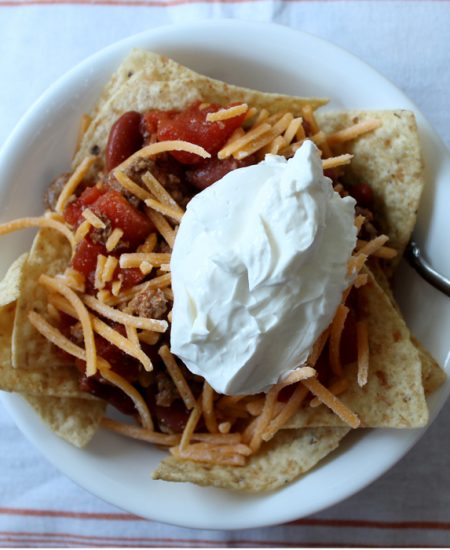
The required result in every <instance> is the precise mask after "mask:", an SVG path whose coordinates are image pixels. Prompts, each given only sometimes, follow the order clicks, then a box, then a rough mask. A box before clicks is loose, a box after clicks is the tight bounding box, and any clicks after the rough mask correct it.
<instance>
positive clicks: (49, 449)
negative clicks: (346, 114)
mask: <svg viewBox="0 0 450 550" xmlns="http://www.w3.org/2000/svg"><path fill="white" fill-rule="evenodd" d="M133 47H142V48H147V49H150V50H153V51H156V52H159V53H163V54H166V55H168V56H170V57H173V58H174V59H175V60H177V61H179V62H181V63H184V64H186V65H187V66H189V67H191V68H192V69H194V70H197V71H199V72H201V73H204V74H207V75H210V76H213V77H216V78H220V79H222V80H225V81H227V82H230V83H235V84H240V85H244V86H250V87H253V88H256V89H260V90H264V91H273V92H285V93H288V94H289V93H290V94H298V95H305V96H308V95H310V96H319V97H329V98H330V99H331V103H330V107H331V108H367V109H370V108H373V109H391V108H392V109H398V108H405V109H412V110H414V111H415V113H416V116H417V120H418V124H419V129H420V136H421V140H422V145H423V151H424V156H425V159H426V161H427V179H428V182H427V185H428V187H427V192H426V196H425V198H424V201H423V203H422V205H421V208H420V212H419V221H418V225H417V228H416V237H417V240H418V241H419V243H420V244H421V245H422V246H424V248H425V250H426V251H427V254H428V256H429V258H430V259H431V261H432V262H433V264H434V265H435V266H436V268H437V269H439V270H440V271H442V272H443V273H446V274H447V275H448V274H450V249H449V247H448V246H444V235H445V232H447V234H448V228H449V222H448V219H447V217H446V210H447V208H446V206H445V205H448V204H449V203H450V187H449V186H448V185H447V186H445V185H444V182H445V180H447V183H448V180H450V160H449V157H448V155H447V153H446V150H445V148H444V146H443V144H442V143H441V142H440V140H439V138H438V137H437V136H436V134H435V133H434V132H433V130H432V128H431V127H430V125H429V124H428V123H427V121H426V120H425V119H424V117H423V116H422V115H421V114H420V113H419V112H418V111H417V109H416V107H415V106H414V105H413V104H412V103H411V101H410V100H409V99H408V98H407V97H405V96H404V95H403V94H402V93H401V92H400V91H399V90H398V89H397V88H396V87H395V86H393V85H392V84H391V83H390V82H388V81H387V80H386V79H384V78H383V77H382V76H380V75H379V74H378V73H377V72H375V71H374V70H373V69H371V68H370V67H368V66H367V65H366V64H364V63H363V62H362V61H360V60H359V59H357V58H356V57H354V56H353V55H351V54H349V53H347V52H345V51H343V50H341V49H339V48H337V47H335V46H333V45H331V44H329V43H327V42H324V41H323V40H320V39H318V38H315V37H313V36H311V35H307V34H304V33H300V32H296V31H293V30H290V29H288V28H285V27H281V26H276V25H267V24H256V23H249V22H243V21H231V20H222V21H220V20H216V21H208V22H198V23H190V24H186V25H173V26H170V27H162V28H159V29H156V30H153V31H149V32H145V33H143V34H139V35H137V36H133V37H131V38H129V39H127V40H124V41H122V42H119V43H118V44H115V45H113V46H111V47H109V48H107V49H105V50H102V51H101V52H99V53H97V54H96V55H94V56H92V57H90V58H89V59H87V60H86V61H85V62H83V63H81V64H80V65H78V66H77V67H75V68H74V69H73V70H72V71H70V72H69V73H68V74H66V75H65V76H64V77H63V78H61V79H60V80H59V81H58V82H57V83H56V84H54V85H53V86H52V87H51V88H50V89H49V90H48V91H47V92H46V93H45V94H44V95H43V96H42V97H41V99H40V100H39V101H38V102H37V103H36V104H35V105H34V106H33V107H32V108H31V109H30V110H29V111H28V113H27V114H26V115H25V116H24V117H23V119H22V120H21V122H20V123H19V125H18V126H17V128H16V129H15V131H14V133H13V134H12V136H11V137H10V139H9V140H8V142H7V143H6V145H5V146H4V148H3V151H2V155H1V157H0V173H1V174H2V181H1V186H0V205H1V207H0V216H1V218H2V221H5V220H6V219H12V218H15V217H18V216H23V215H30V214H35V215H38V214H39V213H41V212H42V195H43V191H44V189H45V188H46V186H47V185H48V183H49V182H50V180H51V179H52V178H53V177H54V176H55V175H58V174H59V173H60V172H62V171H64V170H67V169H68V167H69V165H70V160H71V156H72V153H73V151H74V146H75V141H76V134H77V129H78V125H79V120H80V117H81V115H82V114H83V113H84V112H86V111H89V109H90V108H91V107H92V106H93V105H94V103H95V101H96V99H97V97H98V94H99V92H100V90H101V88H102V86H103V85H104V83H105V82H106V81H107V79H108V78H109V76H110V75H111V73H112V72H113V71H114V69H115V68H116V66H117V65H118V64H119V62H120V61H121V60H122V59H123V58H124V57H125V55H126V54H127V53H128V52H129V51H130V49H131V48H133ZM293 52H295V59H296V61H295V63H293V62H292V58H293ZM31 238H32V234H31V233H30V232H28V233H21V234H15V235H11V236H8V237H6V238H4V239H2V249H1V250H2V254H1V266H0V267H1V268H2V269H3V270H6V268H7V266H8V265H9V264H10V263H11V262H12V261H13V260H14V259H15V258H16V257H17V256H18V254H19V252H21V251H24V250H26V249H27V248H28V247H29V245H30V243H31ZM399 277H400V278H401V285H399V292H398V298H399V300H400V303H401V306H402V308H403V311H404V313H405V315H406V318H407V320H408V323H409V325H410V327H411V328H412V329H413V332H414V333H415V334H416V335H417V337H418V338H419V339H421V340H422V341H423V343H424V344H425V345H426V346H427V347H428V348H429V349H430V350H431V351H432V352H433V354H434V355H435V356H436V358H437V359H438V360H440V362H441V363H442V364H444V362H445V361H446V358H447V354H448V338H447V335H448V333H449V330H450V301H449V300H446V299H444V298H443V297H442V296H441V295H439V293H438V292H437V291H435V290H434V289H432V288H430V287H429V286H428V285H426V284H425V283H424V282H423V281H421V280H420V279H419V278H418V277H417V276H416V275H415V274H414V273H413V272H412V271H411V270H410V269H409V268H408V267H407V266H402V268H401V270H400V273H399ZM424 312H426V315H424ZM431 320H432V322H430V321H431ZM448 390H449V385H448V384H447V385H446V386H445V387H444V388H442V389H441V390H440V391H439V392H437V393H436V394H435V395H434V396H433V397H432V399H431V400H430V407H431V411H432V414H433V416H434V415H435V414H436V413H437V411H438V410H439V408H440V407H441V406H442V404H443V402H444V399H445V397H446V396H447V394H448ZM3 402H4V403H5V405H6V406H7V408H8V409H9V411H10V413H11V415H12V416H13V417H14V419H15V421H16V423H17V425H18V426H19V428H20V429H21V430H22V431H23V433H24V434H25V435H26V436H27V437H28V438H29V439H30V441H31V442H32V443H33V444H34V445H35V446H36V447H38V448H39V449H40V450H41V452H42V453H43V454H44V455H45V456H46V457H47V458H48V459H49V460H50V461H51V462H53V464H55V465H56V466H57V467H58V468H59V469H60V470H61V471H62V472H63V473H65V474H66V475H67V476H69V477H70V478H72V479H73V480H74V481H76V482H77V483H79V484H80V485H81V486H83V487H85V488H86V489H88V490H89V491H91V492H92V493H94V494H96V495H98V496H100V497H101V498H103V499H104V500H106V501H108V502H111V503H112V504H115V505H117V506H119V507H121V508H123V509H125V510H128V511H129V512H131V513H135V514H137V515H140V516H143V517H146V518H149V519H153V520H158V521H163V522H167V523H173V524H177V525H182V526H186V527H196V528H214V529H239V528H248V527H257V526H263V525H271V524H276V523H280V522H284V521H289V520H293V519H296V518H299V517H302V516H306V515H309V514H312V513H314V512H317V511H319V510H321V509H323V508H326V507H328V506H330V505H332V504H335V503H337V502H339V501H340V500H342V499H344V498H346V497H348V496H350V495H351V494H353V493H354V492H356V491H358V490H360V489H361V488H363V487H364V486H366V485H367V484H369V483H370V482H372V481H373V480H374V479H376V478H377V477H378V476H380V475H381V474H383V473H384V472H385V471H386V470H387V469H388V468H390V467H391V466H392V465H393V464H394V463H395V462H397V461H398V460H399V459H400V458H401V457H402V456H403V455H404V454H405V453H406V452H407V451H408V449H409V448H410V447H411V446H412V445H413V444H414V443H415V442H416V441H417V440H418V438H419V437H420V436H421V435H422V434H423V433H424V430H407V431H395V430H391V431H390V430H366V431H364V432H358V434H354V435H352V436H351V437H350V438H349V439H348V440H346V441H345V442H344V443H343V445H342V446H341V448H340V449H339V451H338V452H337V453H335V454H334V455H332V456H331V457H330V458H329V459H327V460H325V461H324V462H322V463H321V464H320V465H319V466H318V467H317V468H315V469H314V470H313V471H312V472H311V473H309V474H308V475H306V476H305V477H303V478H302V479H300V480H298V481H297V482H295V483H292V484H290V485H289V486H287V487H285V488H283V489H281V490H279V491H276V492H273V493H269V494H263V495H256V496H251V495H245V494H238V493H233V492H229V491H222V490H217V489H213V488H200V487H196V486H194V485H190V484H171V483H166V482H161V481H152V480H151V478H150V472H151V470H152V469H153V468H154V467H155V466H156V465H157V463H158V462H159V460H160V459H161V458H162V457H163V456H164V453H163V452H161V451H159V450H156V449H154V448H152V447H150V446H148V445H145V444H142V443H139V442H135V441H130V440H126V439H124V438H121V437H119V436H116V435H114V434H111V433H106V432H104V431H100V432H99V433H98V434H97V435H96V437H95V438H94V440H93V442H92V444H91V445H89V447H88V448H87V449H84V450H78V449H75V448H73V447H71V446H70V445H68V444H66V443H65V442H64V441H62V440H60V439H59V438H57V437H56V436H54V435H53V434H52V433H51V432H50V430H48V429H47V427H46V426H44V425H43V424H42V422H41V421H40V420H39V419H38V418H37V417H36V415H35V414H34V413H33V411H32V410H31V409H30V408H29V407H28V406H27V405H26V404H25V402H24V401H23V400H22V399H21V398H20V397H18V396H14V395H6V394H3Z"/></svg>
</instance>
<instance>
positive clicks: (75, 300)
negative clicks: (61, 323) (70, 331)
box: [39, 273, 97, 376]
mask: <svg viewBox="0 0 450 550" xmlns="http://www.w3.org/2000/svg"><path fill="white" fill-rule="evenodd" d="M39 284H41V285H43V286H45V287H46V288H49V289H51V290H53V291H55V292H58V293H59V294H62V295H63V296H64V297H65V298H66V300H67V301H68V302H69V303H70V305H71V306H72V307H73V308H74V309H75V311H76V313H77V316H78V319H79V321H80V323H81V327H82V329H83V338H84V346H85V348H86V376H93V375H94V374H95V373H96V372H97V353H96V348H95V340H94V330H93V328H92V322H91V317H90V315H89V312H88V310H87V309H86V306H85V305H84V304H83V302H82V301H81V300H80V298H79V297H78V295H77V294H76V293H75V292H74V291H73V290H72V289H71V288H69V287H68V286H67V285H66V284H64V283H63V282H62V281H61V280H58V279H53V278H52V277H49V276H48V275H45V274H44V273H43V274H42V275H41V276H40V277H39Z"/></svg>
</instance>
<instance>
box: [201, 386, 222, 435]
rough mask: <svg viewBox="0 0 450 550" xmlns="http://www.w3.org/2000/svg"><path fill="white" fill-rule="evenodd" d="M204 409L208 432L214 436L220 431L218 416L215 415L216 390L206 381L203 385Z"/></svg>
mask: <svg viewBox="0 0 450 550" xmlns="http://www.w3.org/2000/svg"><path fill="white" fill-rule="evenodd" d="M202 409H203V418H204V419H205V424H206V428H207V430H208V431H209V432H210V433H212V434H215V433H217V432H218V431H219V430H218V427H217V420H216V415H215V414H214V390H213V389H212V387H211V386H210V385H209V384H208V382H207V381H206V380H205V382H204V383H203V392H202Z"/></svg>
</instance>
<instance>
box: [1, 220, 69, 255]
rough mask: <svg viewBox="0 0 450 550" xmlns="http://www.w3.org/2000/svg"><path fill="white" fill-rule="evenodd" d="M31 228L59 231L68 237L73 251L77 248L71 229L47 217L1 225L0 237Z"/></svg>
mask: <svg viewBox="0 0 450 550" xmlns="http://www.w3.org/2000/svg"><path fill="white" fill-rule="evenodd" d="M30 227H49V228H50V229H56V231H59V232H60V233H61V234H62V235H64V237H66V239H67V240H68V241H69V243H70V246H71V247H72V250H74V249H75V247H76V242H75V237H74V236H73V233H72V232H71V231H70V229H69V228H68V227H67V226H65V225H64V224H63V223H61V222H59V221H57V220H54V219H52V218H48V217H45V216H42V217H40V218H19V219H17V220H13V221H11V222H6V223H3V224H1V225H0V236H3V235H7V234H8V233H13V232H14V231H18V230H19V229H28V228H30Z"/></svg>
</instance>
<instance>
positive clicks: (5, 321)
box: [0, 230, 96, 401]
mask: <svg viewBox="0 0 450 550" xmlns="http://www.w3.org/2000/svg"><path fill="white" fill-rule="evenodd" d="M46 233H47V232H46V231H44V232H43V233H39V235H38V236H37V237H36V240H35V243H34V245H33V249H32V251H31V252H30V255H29V258H28V259H27V255H26V254H25V255H23V256H21V257H20V258H18V259H17V260H16V261H15V262H14V263H13V264H12V266H11V267H10V269H9V270H8V272H7V274H6V275H5V277H4V279H3V280H2V281H1V282H0V304H6V305H3V306H0V389H2V390H5V391H16V392H19V393H26V394H30V395H37V396H39V395H48V396H60V397H78V398H81V399H86V400H88V401H95V400H96V399H95V398H94V397H93V396H92V395H90V394H88V393H86V392H83V391H81V390H80V388H79V380H78V379H79V374H78V371H77V369H76V368H75V367H74V366H73V365H68V364H67V363H64V362H62V361H61V358H60V356H59V355H58V353H57V352H56V350H55V349H54V348H53V347H52V346H50V344H49V342H48V341H46V340H45V339H44V338H42V337H41V336H40V334H39V333H38V332H37V331H36V330H35V329H34V328H33V327H32V326H31V325H30V324H29V323H28V318H27V315H28V311H29V310H30V309H31V308H35V309H39V310H40V311H43V312H44V313H45V314H46V312H47V310H46V302H45V300H44V296H43V295H42V293H43V289H41V288H40V287H39V285H37V284H36V281H37V277H38V274H37V272H36V265H37V266H40V268H42V269H45V270H48V271H51V267H52V265H53V264H54V263H55V262H54V258H55V255H57V254H59V251H60V248H59V247H60V244H61V241H60V240H59V239H58V237H59V235H55V232H53V231H51V230H50V232H48V235H47V234H46ZM43 242H44V243H45V246H41V244H40V243H43ZM52 245H53V246H52ZM63 250H64V246H63ZM36 256H37V259H36ZM16 298H17V303H16V301H15V300H16ZM17 304H20V307H21V308H22V309H21V313H20V315H17ZM14 324H15V330H14V331H13V326H14ZM13 332H14V338H15V355H14V357H13V354H12V341H13ZM13 359H15V361H13ZM22 361H23V362H22ZM15 367H16V368H15Z"/></svg>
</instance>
